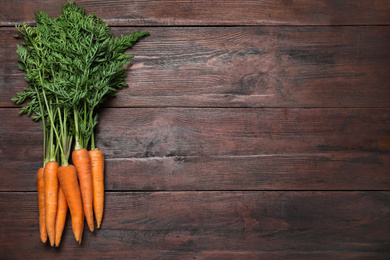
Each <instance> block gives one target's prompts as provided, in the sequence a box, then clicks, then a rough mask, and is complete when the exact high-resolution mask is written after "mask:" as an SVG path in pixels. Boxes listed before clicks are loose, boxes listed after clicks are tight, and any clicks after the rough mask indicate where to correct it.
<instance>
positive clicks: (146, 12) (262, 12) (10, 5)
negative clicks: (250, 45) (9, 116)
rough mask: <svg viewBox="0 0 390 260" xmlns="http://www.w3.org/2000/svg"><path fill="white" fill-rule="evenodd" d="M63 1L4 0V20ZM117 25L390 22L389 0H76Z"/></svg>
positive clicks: (55, 7)
mask: <svg viewBox="0 0 390 260" xmlns="http://www.w3.org/2000/svg"><path fill="white" fill-rule="evenodd" d="M66 2H67V0H60V1H50V2H48V1H44V0H37V1H28V0H18V1H17V2H16V3H15V1H12V0H3V1H2V10H1V12H0V25H2V26H10V25H11V26H12V25H14V24H15V23H20V22H29V23H31V22H34V14H33V12H32V11H33V10H46V11H47V13H48V14H49V15H50V16H57V15H58V14H59V13H60V10H61V6H62V5H63V4H64V3H66ZM76 2H77V3H79V4H80V5H81V6H83V7H85V8H86V11H87V12H92V11H94V12H96V14H97V15H98V16H99V17H101V18H103V19H104V20H105V21H106V22H108V23H110V24H112V25H121V26H129V25H140V26H145V25H152V26H155V25H170V26H172V25H180V26H182V25H283V24H289V25H307V24H309V25H344V24H346V25H360V24H364V25H366V24H369V25H378V24H386V25H388V24H389V23H390V19H389V13H390V2H389V0H375V1H374V2H373V1H371V0H343V1H340V0H315V1H312V0H262V1H258V0H245V1H243V0H241V1H233V0H228V1H225V0H213V1H208V0H200V1H199V0H189V1H181V0H179V1H176V0H162V1H161V0H152V1H140V0H135V1H134V0H125V1H90V0H79V1H76Z"/></svg>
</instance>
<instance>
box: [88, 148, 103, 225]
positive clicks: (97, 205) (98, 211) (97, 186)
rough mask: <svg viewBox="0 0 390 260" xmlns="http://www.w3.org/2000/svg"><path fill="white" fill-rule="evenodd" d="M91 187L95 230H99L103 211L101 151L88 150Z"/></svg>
mask: <svg viewBox="0 0 390 260" xmlns="http://www.w3.org/2000/svg"><path fill="white" fill-rule="evenodd" d="M89 156H90V157H91V170H92V186H93V209H94V212H95V218H96V223H97V228H100V225H101V223H102V218H103V210H104V156H103V152H102V151H101V150H97V149H96V150H90V151H89Z"/></svg>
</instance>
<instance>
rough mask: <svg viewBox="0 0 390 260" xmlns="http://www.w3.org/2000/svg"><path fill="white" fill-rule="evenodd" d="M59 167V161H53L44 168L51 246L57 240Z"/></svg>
mask: <svg viewBox="0 0 390 260" xmlns="http://www.w3.org/2000/svg"><path fill="white" fill-rule="evenodd" d="M57 169H58V163H57V162H53V161H51V162H48V163H47V164H46V166H45V170H44V178H45V211H46V230H47V234H48V236H49V240H50V245H51V246H54V242H55V223H56V215H57V200H58V178H57Z"/></svg>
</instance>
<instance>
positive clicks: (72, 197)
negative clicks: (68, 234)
mask: <svg viewBox="0 0 390 260" xmlns="http://www.w3.org/2000/svg"><path fill="white" fill-rule="evenodd" d="M58 179H59V181H60V185H61V189H62V191H63V192H64V195H65V198H66V202H67V203H68V207H69V210H70V215H71V216H72V229H73V234H74V237H75V238H76V241H77V242H79V244H81V237H82V235H83V229H84V211H83V202H82V200H81V194H80V188H79V183H78V182H77V173H76V168H75V167H74V166H73V165H67V166H61V167H60V168H59V169H58Z"/></svg>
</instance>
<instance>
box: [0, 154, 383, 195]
mask: <svg viewBox="0 0 390 260" xmlns="http://www.w3.org/2000/svg"><path fill="white" fill-rule="evenodd" d="M30 160H31V158H25V159H24V160H8V161H7V162H5V163H0V167H1V168H0V175H1V182H0V191H36V184H35V178H36V175H35V174H36V171H37V169H38V168H39V167H40V166H41V162H40V160H38V161H30ZM105 168H106V170H105V189H106V191H107V190H108V191H145V190H146V191H165V190H172V191H196V190H198V191H202V190H389V189H390V176H389V174H388V173H389V172H390V155H389V154H381V153H364V152H363V153H352V154H351V153H344V152H339V153H337V152H332V153H330V154H309V155H302V154H293V155H265V156H262V155H260V156H221V157H219V156H211V157H200V156H189V157H188V156H187V157H177V156H173V157H148V158H118V159H115V158H114V159H107V160H106V162H105ZM11 172H12V174H10V173H11Z"/></svg>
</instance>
